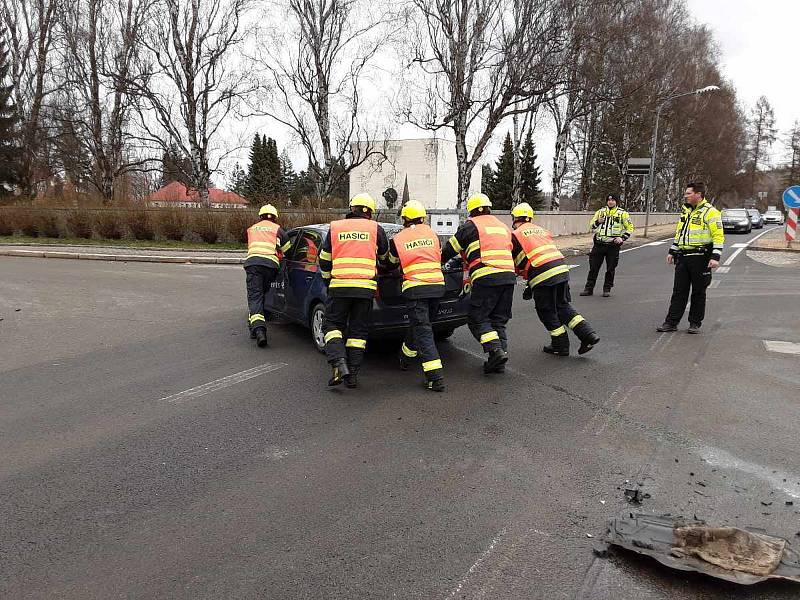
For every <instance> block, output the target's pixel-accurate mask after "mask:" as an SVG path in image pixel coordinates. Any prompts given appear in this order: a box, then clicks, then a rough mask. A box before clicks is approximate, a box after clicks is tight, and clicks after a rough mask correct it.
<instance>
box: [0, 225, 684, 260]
mask: <svg viewBox="0 0 800 600" xmlns="http://www.w3.org/2000/svg"><path fill="white" fill-rule="evenodd" d="M674 230H675V226H674V225H657V226H655V227H651V228H650V231H649V237H648V238H647V239H644V238H641V237H638V236H641V230H637V231H635V232H634V234H633V237H632V238H631V241H630V242H628V243H626V244H625V246H626V247H631V246H641V245H643V244H647V243H650V242H652V241H655V240H660V239H663V238H665V237H669V236H670V235H671V234H672V232H673V231H674ZM555 243H556V246H558V247H559V248H560V249H561V251H562V252H564V254H566V255H567V256H580V255H584V254H588V253H589V251H590V250H591V249H592V234H590V233H587V234H582V235H565V236H560V237H556V238H555ZM244 255H245V251H244V250H215V251H209V250H200V249H188V248H181V249H176V248H158V247H153V248H133V247H130V246H88V245H87V246H80V245H75V246H65V245H63V244H44V243H42V244H0V256H16V257H28V258H70V259H73V260H105V261H119V262H153V263H178V264H195V265H241V264H242V263H244Z"/></svg>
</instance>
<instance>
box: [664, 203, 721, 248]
mask: <svg viewBox="0 0 800 600" xmlns="http://www.w3.org/2000/svg"><path fill="white" fill-rule="evenodd" d="M724 246H725V232H724V231H723V229H722V215H721V214H720V212H719V211H718V210H717V209H716V208H714V206H713V205H712V204H711V203H710V202H708V201H707V200H706V199H705V198H703V200H701V201H700V203H699V204H698V205H697V206H696V207H692V206H691V205H690V204H684V205H683V212H682V213H681V218H680V221H678V226H677V228H676V229H675V241H674V242H673V243H672V246H671V247H670V249H669V253H670V254H672V255H678V254H680V255H683V256H691V255H699V254H703V255H706V256H708V257H709V258H713V259H714V260H719V259H720V257H721V256H722V250H723V248H724Z"/></svg>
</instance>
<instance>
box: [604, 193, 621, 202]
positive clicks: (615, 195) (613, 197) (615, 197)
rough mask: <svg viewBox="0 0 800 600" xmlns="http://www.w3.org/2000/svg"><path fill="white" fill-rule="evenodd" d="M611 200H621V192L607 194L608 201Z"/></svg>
mask: <svg viewBox="0 0 800 600" xmlns="http://www.w3.org/2000/svg"><path fill="white" fill-rule="evenodd" d="M609 200H613V201H614V202H619V194H606V202H608V201H609Z"/></svg>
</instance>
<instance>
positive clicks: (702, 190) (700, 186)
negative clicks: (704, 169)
mask: <svg viewBox="0 0 800 600" xmlns="http://www.w3.org/2000/svg"><path fill="white" fill-rule="evenodd" d="M686 187H687V188H692V190H693V191H695V192H697V193H698V194H700V195H701V196H702V197H703V198H705V197H706V184H705V183H703V182H702V181H690V182H689V183H687V184H686Z"/></svg>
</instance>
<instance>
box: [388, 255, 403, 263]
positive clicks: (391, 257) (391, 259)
mask: <svg viewBox="0 0 800 600" xmlns="http://www.w3.org/2000/svg"><path fill="white" fill-rule="evenodd" d="M387 258H388V259H389V262H390V263H392V264H393V265H396V264H397V263H399V262H400V259H399V258H397V257H396V256H395V255H394V254H392V253H389V256H388V257H387Z"/></svg>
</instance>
